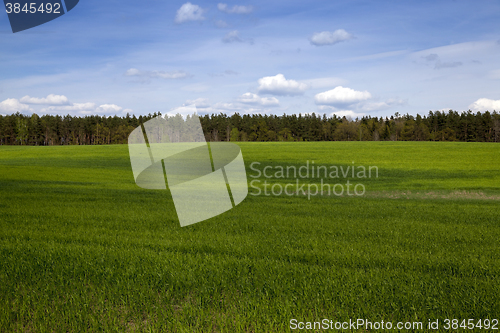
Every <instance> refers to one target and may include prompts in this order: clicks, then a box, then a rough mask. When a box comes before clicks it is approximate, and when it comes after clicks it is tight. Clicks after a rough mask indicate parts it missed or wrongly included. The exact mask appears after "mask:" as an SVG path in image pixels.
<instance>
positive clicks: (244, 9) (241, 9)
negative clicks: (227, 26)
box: [217, 3, 253, 14]
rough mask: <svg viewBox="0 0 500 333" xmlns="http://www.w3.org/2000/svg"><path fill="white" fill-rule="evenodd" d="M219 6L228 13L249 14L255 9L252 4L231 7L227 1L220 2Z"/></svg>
mask: <svg viewBox="0 0 500 333" xmlns="http://www.w3.org/2000/svg"><path fill="white" fill-rule="evenodd" d="M217 8H218V9H219V10H220V11H221V12H224V13H227V14H249V13H251V12H252V11H253V7H252V6H233V7H231V8H229V7H228V6H227V4H225V3H219V4H218V5H217Z"/></svg>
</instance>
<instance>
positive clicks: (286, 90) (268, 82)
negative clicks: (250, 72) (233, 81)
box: [258, 74, 308, 96]
mask: <svg viewBox="0 0 500 333" xmlns="http://www.w3.org/2000/svg"><path fill="white" fill-rule="evenodd" d="M258 82H259V88H258V89H259V92H261V93H263V94H272V95H290V96H294V95H302V94H303V93H304V92H305V91H306V90H307V89H308V86H307V84H305V83H301V82H297V81H295V80H287V79H286V78H285V76H284V75H283V74H278V75H276V76H265V77H263V78H261V79H259V81H258Z"/></svg>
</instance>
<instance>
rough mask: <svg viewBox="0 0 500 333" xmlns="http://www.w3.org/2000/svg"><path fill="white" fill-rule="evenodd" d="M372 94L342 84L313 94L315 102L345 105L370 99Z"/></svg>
mask: <svg viewBox="0 0 500 333" xmlns="http://www.w3.org/2000/svg"><path fill="white" fill-rule="evenodd" d="M371 97H372V95H371V94H370V93H369V92H368V91H366V90H365V91H356V90H354V89H351V88H344V87H342V86H338V87H335V88H334V89H332V90H328V91H325V92H322V93H319V94H317V95H316V96H314V100H315V102H316V104H319V105H339V104H340V105H346V104H353V103H356V102H360V101H365V100H367V99H370V98H371Z"/></svg>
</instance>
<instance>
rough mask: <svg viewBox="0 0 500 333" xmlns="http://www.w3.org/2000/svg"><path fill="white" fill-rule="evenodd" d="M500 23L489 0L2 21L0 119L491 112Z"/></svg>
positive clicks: (219, 6)
mask: <svg viewBox="0 0 500 333" xmlns="http://www.w3.org/2000/svg"><path fill="white" fill-rule="evenodd" d="M499 18H500V2H498V1H476V2H472V1H461V0H457V1H312V2H305V1H294V0H289V1H244V2H233V1H231V2H227V1H225V2H211V1H196V0H193V1H191V2H186V1H164V0H143V1H129V0H120V1H115V0H110V1H97V0H82V1H80V3H79V4H78V5H77V6H76V7H75V8H74V9H73V10H72V11H71V12H69V13H67V14H66V15H63V16H62V17H60V18H58V19H56V20H54V21H51V22H49V23H46V24H44V25H41V26H39V27H35V28H32V29H30V30H26V31H22V32H19V33H16V34H13V33H12V31H11V29H10V26H9V21H8V17H7V14H6V13H5V14H2V15H0V43H1V47H0V59H1V60H2V61H1V62H0V114H10V113H13V112H16V111H21V112H23V113H25V114H31V113H32V112H36V113H38V114H60V115H66V114H71V115H88V114H100V115H115V114H117V115H119V116H123V115H125V114H126V113H127V112H129V113H131V114H135V115H140V114H147V113H153V112H156V111H161V112H162V113H164V114H165V113H176V112H178V111H180V110H183V109H180V108H181V107H182V106H186V105H193V104H194V105H196V107H197V110H198V113H199V114H204V113H219V112H223V113H226V114H232V113H234V112H238V113H240V114H244V113H249V114H250V113H266V114H278V115H281V114H283V113H286V114H292V113H297V114H298V113H302V114H304V113H312V112H316V113H319V114H327V115H331V114H333V113H335V114H337V115H340V116H343V115H346V116H351V117H352V118H355V117H357V116H362V115H370V116H378V117H380V116H390V115H392V114H394V113H395V112H399V113H400V114H406V113H410V114H414V115H415V114H417V113H420V114H427V112H428V111H429V110H449V109H453V110H457V111H464V110H467V109H469V108H470V109H472V110H474V111H486V110H489V111H493V110H494V109H495V110H497V111H498V110H500V20H499ZM184 109H186V108H184Z"/></svg>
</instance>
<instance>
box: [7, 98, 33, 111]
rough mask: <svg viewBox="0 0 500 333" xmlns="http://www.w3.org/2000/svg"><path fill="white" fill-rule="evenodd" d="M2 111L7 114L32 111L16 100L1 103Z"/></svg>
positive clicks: (9, 99)
mask: <svg viewBox="0 0 500 333" xmlns="http://www.w3.org/2000/svg"><path fill="white" fill-rule="evenodd" d="M0 111H3V112H7V113H15V112H18V111H19V112H23V111H31V108H30V107H29V105H26V104H23V103H21V102H20V101H19V100H17V99H15V98H7V99H6V100H4V101H2V102H0Z"/></svg>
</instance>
